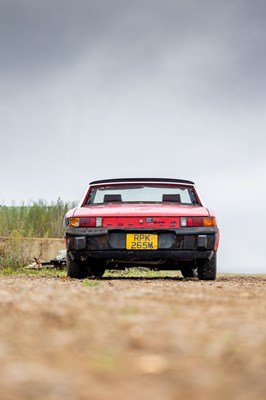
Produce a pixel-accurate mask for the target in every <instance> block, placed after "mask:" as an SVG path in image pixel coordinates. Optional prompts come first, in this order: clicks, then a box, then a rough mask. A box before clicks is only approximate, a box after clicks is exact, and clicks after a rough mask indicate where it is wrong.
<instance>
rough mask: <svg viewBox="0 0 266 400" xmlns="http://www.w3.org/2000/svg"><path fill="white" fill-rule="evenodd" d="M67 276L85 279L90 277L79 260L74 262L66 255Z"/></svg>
mask: <svg viewBox="0 0 266 400" xmlns="http://www.w3.org/2000/svg"><path fill="white" fill-rule="evenodd" d="M66 266H67V276H69V278H75V279H84V278H86V277H87V276H88V271H87V268H86V266H85V265H82V264H81V263H80V262H78V261H77V260H72V259H71V258H70V256H69V254H68V253H67V255H66Z"/></svg>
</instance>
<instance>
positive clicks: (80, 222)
mask: <svg viewBox="0 0 266 400" xmlns="http://www.w3.org/2000/svg"><path fill="white" fill-rule="evenodd" d="M68 226H74V227H97V228H99V227H101V226H102V217H96V218H95V217H93V218H88V217H81V218H76V217H73V218H69V219H68Z"/></svg>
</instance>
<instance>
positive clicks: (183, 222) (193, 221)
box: [180, 217, 217, 227]
mask: <svg viewBox="0 0 266 400" xmlns="http://www.w3.org/2000/svg"><path fill="white" fill-rule="evenodd" d="M180 226H182V227H183V226H192V227H197V226H217V224H216V219H215V218H214V217H181V218H180Z"/></svg>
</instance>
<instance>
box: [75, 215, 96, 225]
mask: <svg viewBox="0 0 266 400" xmlns="http://www.w3.org/2000/svg"><path fill="white" fill-rule="evenodd" d="M79 226H96V218H86V217H82V218H79Z"/></svg>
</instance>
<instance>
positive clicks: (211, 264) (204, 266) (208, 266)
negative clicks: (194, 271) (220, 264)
mask: <svg viewBox="0 0 266 400" xmlns="http://www.w3.org/2000/svg"><path fill="white" fill-rule="evenodd" d="M197 264H198V277H199V279H201V280H203V281H215V279H216V274H217V257H216V252H215V253H214V254H213V256H212V258H211V259H210V260H209V259H202V260H198V262H197Z"/></svg>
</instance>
